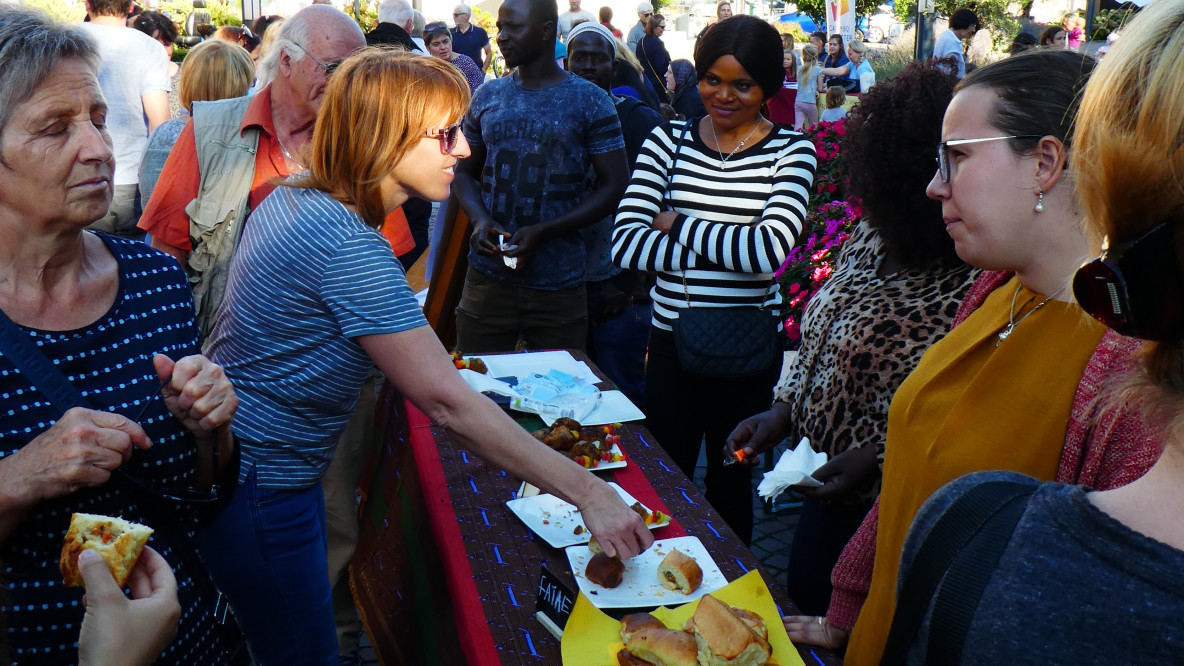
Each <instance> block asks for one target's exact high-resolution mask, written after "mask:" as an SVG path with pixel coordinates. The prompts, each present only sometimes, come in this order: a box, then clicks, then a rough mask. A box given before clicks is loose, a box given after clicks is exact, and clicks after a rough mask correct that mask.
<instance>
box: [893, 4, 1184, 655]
mask: <svg viewBox="0 0 1184 666" xmlns="http://www.w3.org/2000/svg"><path fill="white" fill-rule="evenodd" d="M1182 45H1184V2H1180V1H1179V0H1175V1H1171V2H1160V3H1156V4H1152V5H1150V6H1148V8H1147V9H1146V10H1144V11H1143V12H1141V13H1140V14H1139V16H1137V17H1136V18H1135V20H1134V21H1133V22H1131V23H1130V24H1129V25H1128V26H1127V28H1126V29H1125V30H1124V31H1123V37H1122V43H1121V45H1120V46H1118V47H1116V48H1115V49H1114V51H1113V52H1112V53H1111V54H1110V55H1108V56H1107V57H1106V59H1105V60H1104V61H1103V62H1102V63H1101V64H1099V65H1098V68H1097V71H1096V72H1095V74H1094V76H1093V80H1092V81H1091V82H1090V84H1089V86H1087V87H1086V89H1085V95H1084V98H1083V99H1082V102H1081V111H1080V112H1079V113H1078V115H1077V126H1076V129H1075V132H1074V134H1075V136H1074V149H1073V153H1072V155H1071V157H1070V162H1071V164H1070V170H1071V171H1072V172H1073V173H1074V178H1075V179H1076V181H1077V185H1078V188H1079V189H1078V191H1079V192H1080V194H1079V197H1080V199H1081V208H1082V214H1083V215H1082V219H1083V220H1084V224H1085V227H1086V233H1087V235H1088V236H1089V237H1090V250H1089V252H1090V254H1091V255H1097V254H1098V253H1099V252H1100V253H1101V257H1099V258H1098V259H1096V260H1094V261H1091V262H1089V263H1087V264H1085V265H1084V266H1082V267H1081V268H1080V269H1079V270H1078V271H1077V274H1076V276H1075V277H1074V278H1073V287H1072V289H1073V295H1074V297H1075V298H1076V300H1077V303H1078V304H1079V305H1080V307H1081V308H1082V309H1083V310H1085V312H1086V313H1088V314H1090V315H1093V316H1094V317H1096V318H1097V319H1098V320H1099V321H1101V322H1102V323H1104V324H1106V325H1107V326H1109V327H1110V329H1111V330H1112V331H1113V332H1114V333H1120V334H1123V335H1129V336H1133V337H1135V338H1140V339H1141V340H1145V341H1147V342H1145V343H1143V345H1142V346H1143V347H1144V354H1143V355H1142V358H1141V363H1140V364H1139V366H1138V367H1137V368H1136V369H1135V370H1134V371H1133V372H1132V373H1131V374H1129V375H1126V376H1124V377H1116V378H1115V379H1117V380H1118V381H1119V384H1120V386H1121V387H1122V389H1123V390H1122V391H1121V392H1119V393H1118V394H1117V395H1116V396H1114V397H1112V398H1111V399H1114V400H1123V401H1130V402H1132V403H1134V404H1138V405H1142V406H1144V407H1145V408H1146V414H1147V417H1148V418H1150V419H1154V420H1156V421H1157V422H1159V423H1160V424H1162V425H1163V432H1164V433H1166V437H1165V438H1164V440H1163V455H1162V456H1160V458H1159V460H1158V462H1156V463H1155V464H1154V466H1152V468H1151V469H1150V470H1149V471H1148V472H1147V473H1146V474H1145V475H1144V476H1142V477H1141V478H1139V479H1137V480H1135V481H1133V482H1132V483H1130V484H1129V485H1126V486H1123V487H1121V488H1114V489H1110V490H1101V491H1091V489H1090V488H1088V487H1085V486H1083V485H1064V484H1063V483H1044V484H1041V483H1039V482H1038V481H1037V480H1036V479H1034V478H1032V477H1030V476H1025V475H1021V474H1015V473H1009V472H983V473H979V474H974V475H970V476H967V477H963V478H961V479H959V480H957V481H955V482H953V483H951V484H949V485H947V486H946V487H945V488H943V489H942V490H940V491H939V492H937V493H936V494H935V495H934V496H933V497H932V498H931V499H930V500H929V501H928V502H927V503H926V504H925V506H924V507H922V509H921V511H920V513H919V514H918V515H917V519H916V520H915V521H914V523H913V527H912V530H911V531H910V533H909V536H908V539H907V540H906V542H905V552H904V557H903V558H902V560H901V575H902V577H904V578H905V579H906V580H908V579H909V577H910V576H911V575H912V570H913V569H919V567H920V566H922V565H919V563H920V562H921V560H920V559H919V554H920V553H921V551H922V550H923V549H926V548H927V546H928V544H930V543H931V542H934V541H936V540H940V539H941V533H942V531H943V529H944V528H943V527H941V525H943V524H945V521H947V520H948V519H947V518H946V516H948V515H950V514H951V513H952V512H958V511H960V510H961V507H963V506H966V505H967V504H968V503H969V502H970V501H972V499H973V498H974V497H976V496H981V495H982V494H983V493H985V492H988V491H989V490H990V489H992V488H999V487H1001V486H1003V484H1014V486H1015V488H1016V490H1015V492H1017V493H1023V494H1022V495H1021V496H1020V499H1019V500H1017V504H1019V505H1020V506H1019V507H1017V508H1016V509H1014V510H1013V511H1012V512H1011V515H1010V516H1009V518H1010V519H1009V520H1008V521H1007V522H1006V523H1003V524H1004V525H1005V527H1004V528H1001V530H1000V531H1001V533H1002V534H1005V535H1007V534H1010V536H1009V538H1008V540H1007V541H1006V547H1004V542H1003V539H1002V538H1000V539H999V540H998V544H997V545H996V546H995V551H996V552H1000V556H999V558H998V563H997V564H996V565H995V566H994V567H993V570H991V569H989V570H988V571H987V572H986V573H988V574H989V576H984V579H985V580H984V583H983V584H982V585H983V587H984V589H983V591H982V594H981V596H980V597H979V600H978V604H977V610H975V611H974V615H973V618H974V619H973V621H971V622H970V623H969V625H968V626H967V627H966V629H965V630H964V634H965V638H964V647H963V650H962V655H961V656H962V663H983V664H1019V663H1027V664H1037V663H1060V664H1084V663H1111V664H1119V663H1121V664H1172V663H1180V660H1181V656H1182V655H1184V631H1182V629H1184V619H1181V618H1182V613H1184V587H1182V586H1181V581H1184V522H1182V521H1181V516H1184V492H1182V491H1181V489H1182V488H1184V436H1182V433H1184V429H1182V428H1181V425H1182V424H1184V185H1181V181H1180V173H1181V172H1184V50H1182V49H1181V46H1182ZM1025 502H1026V508H1025V507H1023V506H1022V505H1023V503H1025ZM1001 513H1002V512H1001ZM996 520H998V521H1000V523H1002V518H999V519H996ZM1013 523H1014V526H1012V524H1013ZM1008 528H1010V529H1008ZM973 547H975V548H983V546H981V545H979V544H974V546H973ZM958 576H960V573H959V572H958V571H957V570H956V569H954V568H951V569H949V571H948V573H945V574H944V577H942V578H939V580H942V581H944V582H943V585H945V584H947V583H949V581H951V580H954V578H955V577H958ZM950 584H952V583H950ZM919 598H920V599H921V600H922V601H924V602H928V603H922V604H919V605H918V607H919V608H922V609H924V608H926V607H933V605H934V604H935V603H943V602H942V601H941V600H942V593H941V592H939V593H938V596H937V600H936V601H930V595H923V596H920V597H919ZM972 608H973V606H972ZM941 624H942V618H939V617H938V616H936V615H935V616H934V617H933V619H932V620H931V621H926V622H924V623H923V624H921V625H920V630H921V631H920V633H912V632H908V633H906V632H905V631H904V630H903V629H902V630H901V632H900V633H901V635H902V636H903V639H902V641H901V644H902V646H906V647H904V648H903V649H902V650H901V651H902V653H903V652H906V651H907V653H908V654H909V656H910V658H909V660H908V661H909V663H921V662H922V661H923V660H924V661H927V662H928V663H937V662H939V661H941V657H939V656H938V655H937V653H936V650H939V649H940V648H937V647H934V648H930V646H929V645H927V644H926V643H927V642H926V641H925V640H924V639H923V637H924V636H932V635H934V634H935V632H940V631H942V630H943V628H942V627H941ZM903 626H904V625H902V627H903ZM909 626H910V627H917V626H918V625H917V624H915V623H914V624H911V625H909ZM905 639H907V640H905ZM942 663H950V662H948V661H945V662H942Z"/></svg>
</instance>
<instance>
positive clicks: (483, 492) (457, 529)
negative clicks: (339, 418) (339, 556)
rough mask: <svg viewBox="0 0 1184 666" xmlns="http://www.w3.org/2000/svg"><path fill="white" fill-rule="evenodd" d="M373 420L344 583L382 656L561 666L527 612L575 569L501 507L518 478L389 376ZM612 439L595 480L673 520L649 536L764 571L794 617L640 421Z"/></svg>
mask: <svg viewBox="0 0 1184 666" xmlns="http://www.w3.org/2000/svg"><path fill="white" fill-rule="evenodd" d="M573 355H575V356H576V357H577V359H580V360H585V361H586V358H587V357H586V356H583V355H581V354H579V353H574V354H573ZM604 386H611V385H607V384H606V385H604ZM377 419H378V426H379V427H378V430H379V431H380V432H381V441H380V442H376V443H375V446H374V447H373V450H372V451H371V452H370V457H369V459H368V461H367V465H366V471H365V472H364V473H363V478H362V482H361V485H360V488H361V489H362V490H363V491H364V492H363V503H362V508H361V514H362V517H361V534H360V537H359V542H358V548H357V551H356V553H355V555H354V559H353V564H352V572H353V576H352V581H353V586H354V593H355V599H356V601H357V603H358V608H359V610H360V611H361V613H362V618H363V621H364V623H365V625H366V629H367V632H368V633H369V635H370V637H371V640H372V641H373V644H374V648H375V650H376V652H377V653H378V656H379V660H380V662H381V663H383V664H388V665H390V664H408V665H414V666H429V665H433V664H448V665H451V664H472V665H481V666H485V665H493V664H507V665H508V664H541V665H546V666H559V665H560V662H561V658H560V643H559V640H558V639H556V638H555V637H554V636H552V635H551V634H550V633H549V632H548V631H547V630H546V629H545V628H544V627H543V625H542V624H541V623H539V621H538V620H536V619H535V612H536V606H535V601H536V597H537V591H538V588H539V580H540V573H541V569H542V568H543V567H546V568H547V569H548V570H549V571H550V572H552V573H553V574H555V575H556V576H557V577H561V578H562V577H566V579H567V580H568V581H571V582H572V587H573V588H574V587H575V585H574V577H573V576H572V574H571V570H570V566H569V564H568V561H567V558H566V556H565V554H564V553H563V551H562V550H560V549H556V548H552V547H551V546H549V545H548V544H547V543H546V542H545V541H543V540H542V539H540V538H539V537H537V536H535V535H534V534H533V533H532V532H531V531H530V530H529V529H528V528H527V527H526V525H524V524H523V523H522V521H521V520H519V519H518V518H517V517H516V516H515V515H514V514H513V513H511V511H510V510H509V509H508V508H507V507H506V502H507V501H509V500H511V499H513V498H514V493H515V492H516V490H517V489H518V486H519V483H520V482H519V480H518V479H515V478H513V477H512V476H510V475H509V474H507V473H505V472H504V471H502V470H500V469H498V468H495V467H493V466H490V465H486V464H485V463H484V462H483V461H482V460H480V459H479V458H477V457H476V456H475V455H473V454H471V453H469V452H467V451H466V450H464V449H462V448H461V447H459V446H458V445H457V444H456V443H455V442H454V441H453V439H452V438H451V436H450V435H449V433H448V432H447V431H446V430H444V429H443V428H440V427H439V426H436V425H434V424H432V423H431V422H430V420H429V419H428V418H427V417H426V416H425V415H424V414H423V413H422V412H420V411H419V410H417V409H415V408H414V407H413V406H411V405H410V404H409V403H406V402H405V401H404V400H403V398H402V397H401V396H400V395H399V394H398V393H397V391H395V390H394V388H393V387H391V386H390V385H389V384H387V385H386V386H384V387H383V389H382V392H381V394H380V397H379V401H378V408H377ZM619 434H620V435H621V448H622V449H623V450H624V451H625V453H626V455H627V457H628V460H629V465H628V466H627V467H625V468H622V469H618V470H613V471H605V472H597V474H598V475H599V476H602V477H603V478H605V479H606V480H614V481H616V482H617V483H619V484H620V485H621V486H622V487H623V488H624V489H625V490H626V491H628V492H629V493H630V494H631V495H633V496H634V497H635V498H637V499H638V500H639V501H641V502H642V503H643V504H645V505H646V506H648V507H650V508H651V509H659V510H662V511H663V512H666V513H669V514H671V515H673V516H674V518H675V520H674V522H672V523H671V524H670V525H669V526H666V527H663V528H660V529H657V530H655V531H654V537H655V538H656V539H665V538H671V537H676V536H682V535H687V534H689V535H693V536H696V537H698V538H699V539H700V540H701V541H702V542H703V545H704V546H705V547H706V549H707V550H708V552H710V553H711V555H712V558H713V559H714V560H715V562H716V564H717V565H718V566H719V568H720V570H721V571H722V572H723V574H724V575H725V576H726V577H727V578H728V580H734V579H736V578H737V577H739V576H741V575H743V574H744V573H746V572H748V571H750V570H752V569H758V570H760V571H761V575H762V577H763V578H764V581H765V583H766V585H768V587H769V589H770V591H771V592H772V593H773V598H774V599H775V600H776V602H777V603H778V605H779V607H780V610H781V611H782V612H783V614H790V613H792V612H794V610H795V609H794V607H793V605H792V603H791V602H790V601H789V599H788V598H787V596H786V594H785V591H784V589H783V588H782V587H781V586H780V585H778V584H777V583H776V582H775V581H774V580H773V578H772V576H770V575H769V574H768V572H766V571H764V570H763V569H762V567H761V565H760V563H759V562H758V561H757V559H756V557H755V556H753V554H752V552H751V551H749V550H748V549H747V548H746V547H745V546H744V545H743V543H741V542H740V540H739V539H738V538H737V537H736V535H735V534H734V533H733V532H732V531H731V530H730V529H729V528H728V526H727V525H726V524H725V523H724V522H723V520H722V519H721V518H720V516H719V514H717V513H716V512H715V510H714V509H712V508H711V506H710V505H709V504H708V503H707V501H706V500H705V499H704V498H703V495H702V494H701V493H700V492H699V490H698V489H697V488H696V487H695V485H694V483H692V482H691V481H690V480H688V479H687V478H686V476H685V475H684V474H683V473H682V472H681V471H680V470H679V469H678V467H677V466H675V465H674V463H673V462H672V461H671V460H670V458H669V457H668V456H667V455H666V453H665V452H664V451H663V450H662V448H661V447H660V446H658V444H657V442H655V441H654V440H653V438H652V437H651V436H650V434H649V432H648V431H647V430H646V429H645V428H644V427H643V425H642V423H641V422H631V423H628V424H625V427H624V428H622V429H621V431H620V433H619ZM800 652H801V654H802V658H803V660H804V661H805V663H806V664H807V666H829V665H830V664H839V663H841V660H840V659H839V658H838V657H837V656H836V655H834V654H832V653H829V652H825V651H821V650H808V649H804V650H800Z"/></svg>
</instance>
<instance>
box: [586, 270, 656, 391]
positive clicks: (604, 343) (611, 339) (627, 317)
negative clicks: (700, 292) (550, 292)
mask: <svg viewBox="0 0 1184 666" xmlns="http://www.w3.org/2000/svg"><path fill="white" fill-rule="evenodd" d="M587 286H588V313H589V326H588V356H589V357H590V358H591V359H592V362H594V363H595V364H596V367H598V368H600V370H601V371H602V372H604V374H606V375H608V378H609V379H611V380H613V383H614V384H616V385H617V388H619V389H621V392H622V393H624V394H625V396H626V397H628V398H629V400H631V401H633V404H635V405H637V406H639V407H640V406H641V404H642V393H643V391H644V388H645V354H646V348H647V347H648V346H649V342H650V320H651V319H652V313H651V311H650V303H649V302H648V301H647V302H645V303H635V302H633V301H629V302H628V303H627V304H626V305H625V307H624V309H623V310H621V311H620V312H619V313H617V314H616V315H615V316H613V317H610V318H608V319H605V320H604V321H600V320H599V319H598V318H597V317H595V316H593V315H592V313H594V312H599V307H598V302H597V301H598V299H600V298H602V293H603V292H604V291H605V284H604V283H603V282H588V283H587ZM613 291H615V290H613Z"/></svg>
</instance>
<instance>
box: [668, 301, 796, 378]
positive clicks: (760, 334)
mask: <svg viewBox="0 0 1184 666" xmlns="http://www.w3.org/2000/svg"><path fill="white" fill-rule="evenodd" d="M674 348H675V350H676V351H677V352H678V362H679V365H681V366H682V369H683V370H684V371H685V372H687V373H688V374H691V375H696V376H699V377H708V378H721V379H722V378H733V379H739V378H744V377H755V376H757V375H761V374H765V373H768V372H771V371H772V370H773V369H774V368H776V367H777V366H778V365H780V363H781V358H782V350H781V342H780V337H779V336H778V334H777V320H776V319H775V318H774V317H773V315H772V314H770V313H769V311H768V310H763V309H761V308H752V307H749V308H687V309H685V310H683V311H682V312H680V313H679V315H678V319H675V320H674Z"/></svg>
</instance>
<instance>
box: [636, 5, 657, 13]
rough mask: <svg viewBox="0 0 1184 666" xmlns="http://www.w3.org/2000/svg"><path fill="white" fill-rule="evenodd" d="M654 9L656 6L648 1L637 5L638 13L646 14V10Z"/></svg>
mask: <svg viewBox="0 0 1184 666" xmlns="http://www.w3.org/2000/svg"><path fill="white" fill-rule="evenodd" d="M652 11H654V6H653V5H651V4H650V3H648V2H643V3H641V4H639V5H637V13H638V14H644V13H646V12H652Z"/></svg>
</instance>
